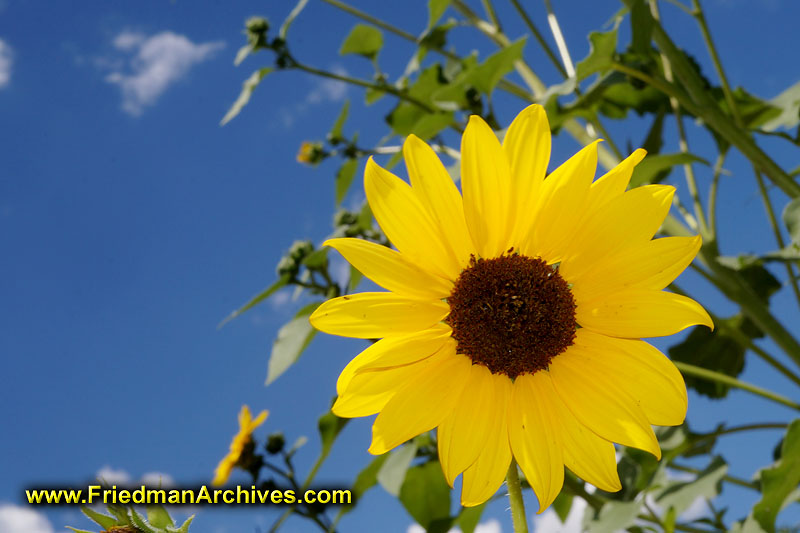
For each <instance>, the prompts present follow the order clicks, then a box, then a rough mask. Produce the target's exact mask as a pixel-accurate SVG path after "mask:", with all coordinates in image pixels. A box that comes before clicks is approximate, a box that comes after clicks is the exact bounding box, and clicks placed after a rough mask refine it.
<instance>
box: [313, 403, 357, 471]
mask: <svg viewBox="0 0 800 533" xmlns="http://www.w3.org/2000/svg"><path fill="white" fill-rule="evenodd" d="M349 421H350V420H349V419H347V418H339V417H338V416H336V415H335V414H333V413H332V412H331V411H328V412H327V413H325V414H324V415H322V416H321V417H319V420H318V421H317V428H318V429H319V438H320V442H321V443H322V446H321V449H320V452H319V456H320V460H324V459H325V458H326V457H327V456H328V454H329V453H331V447H332V446H333V443H334V441H335V440H336V437H338V436H339V433H340V432H341V431H342V429H344V427H345V426H346V425H347V423H348V422H349Z"/></svg>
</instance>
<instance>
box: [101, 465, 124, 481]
mask: <svg viewBox="0 0 800 533" xmlns="http://www.w3.org/2000/svg"><path fill="white" fill-rule="evenodd" d="M95 477H96V478H97V479H99V480H101V481H103V482H105V483H107V484H109V485H127V484H128V483H130V482H131V475H130V474H129V473H128V472H126V471H125V470H122V469H114V468H111V467H110V466H108V465H105V466H103V468H101V469H100V470H98V471H97V474H95Z"/></svg>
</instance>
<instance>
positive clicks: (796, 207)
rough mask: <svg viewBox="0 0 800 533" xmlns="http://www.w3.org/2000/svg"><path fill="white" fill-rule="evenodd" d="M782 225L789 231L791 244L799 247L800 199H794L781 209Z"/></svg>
mask: <svg viewBox="0 0 800 533" xmlns="http://www.w3.org/2000/svg"><path fill="white" fill-rule="evenodd" d="M781 216H782V218H783V223H784V224H786V229H787V230H789V237H791V239H792V242H793V243H795V244H797V245H800V198H795V199H794V200H792V201H791V202H789V204H788V205H787V206H786V207H785V208H784V209H783V214H782V215H781Z"/></svg>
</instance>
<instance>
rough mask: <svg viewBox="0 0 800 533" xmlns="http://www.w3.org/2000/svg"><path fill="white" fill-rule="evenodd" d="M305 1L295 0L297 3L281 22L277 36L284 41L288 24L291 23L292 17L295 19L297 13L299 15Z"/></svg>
mask: <svg viewBox="0 0 800 533" xmlns="http://www.w3.org/2000/svg"><path fill="white" fill-rule="evenodd" d="M307 3H308V0H300V1H299V2H297V5H295V6H294V9H292V11H291V13H289V16H288V17H286V20H284V21H283V24H281V29H280V30H279V31H278V36H279V37H280V38H281V39H283V40H284V41H285V40H286V34H287V33H288V32H289V26H291V25H292V22H294V19H296V18H297V15H299V14H300V12H301V11H302V10H303V8H304V7H306V4H307Z"/></svg>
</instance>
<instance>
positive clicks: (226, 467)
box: [211, 405, 269, 487]
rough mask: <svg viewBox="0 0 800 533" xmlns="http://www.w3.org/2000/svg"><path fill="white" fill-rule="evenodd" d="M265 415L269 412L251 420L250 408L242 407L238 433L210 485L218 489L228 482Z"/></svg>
mask: <svg viewBox="0 0 800 533" xmlns="http://www.w3.org/2000/svg"><path fill="white" fill-rule="evenodd" d="M267 415H269V411H261V413H259V415H258V416H257V417H256V419H255V420H253V417H252V415H251V414H250V408H249V407H247V406H246V405H243V406H242V410H241V411H239V433H237V434H236V435H234V437H233V440H232V441H231V447H230V451H229V452H228V455H226V456H225V457H223V458H222V460H221V461H220V462H219V464H218V465H217V469H216V470H215V471H214V480H213V481H212V482H211V484H212V485H216V486H218V487H219V486H221V485H224V484H225V483H226V482H227V481H228V478H229V477H231V471H232V470H233V467H234V466H236V464H237V463H238V462H239V459H240V457H241V456H242V452H243V451H244V448H245V446H247V444H249V443H250V442H251V440H252V435H253V431H255V430H256V428H257V427H258V426H260V425H261V424H263V423H264V421H265V420H266V419H267Z"/></svg>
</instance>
